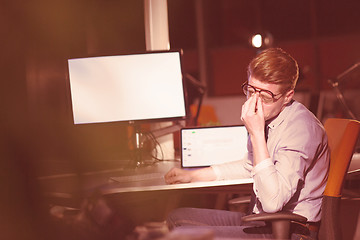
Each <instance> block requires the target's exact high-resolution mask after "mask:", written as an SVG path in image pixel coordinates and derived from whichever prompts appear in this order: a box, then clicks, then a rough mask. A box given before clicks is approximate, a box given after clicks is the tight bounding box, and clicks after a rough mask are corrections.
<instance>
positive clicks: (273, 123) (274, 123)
mask: <svg viewBox="0 0 360 240" xmlns="http://www.w3.org/2000/svg"><path fill="white" fill-rule="evenodd" d="M294 101H295V100H291V101H290V102H289V103H288V104H287V105H286V106H285V108H284V109H283V110H282V111H281V112H280V113H279V115H277V117H275V118H274V119H273V120H271V121H270V122H269V123H267V125H268V126H269V128H271V129H275V128H276V127H277V126H279V125H280V124H281V123H282V122H283V121H284V120H285V118H286V116H287V115H288V112H289V111H290V106H291V105H292V104H293V103H294Z"/></svg>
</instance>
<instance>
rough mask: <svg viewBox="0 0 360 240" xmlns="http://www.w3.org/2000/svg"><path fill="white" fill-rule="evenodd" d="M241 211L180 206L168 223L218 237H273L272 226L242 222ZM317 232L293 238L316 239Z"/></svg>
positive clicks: (171, 215) (171, 226) (169, 217)
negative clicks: (210, 231) (200, 230)
mask: <svg viewBox="0 0 360 240" xmlns="http://www.w3.org/2000/svg"><path fill="white" fill-rule="evenodd" d="M244 215H245V214H244V213H241V212H231V211H225V210H215V209H201V208H179V209H175V210H174V211H172V212H171V213H170V214H169V216H168V218H167V224H168V226H169V229H175V228H176V229H177V230H179V229H194V228H196V229H210V230H212V231H213V233H214V235H215V237H216V238H237V239H242V238H245V239H251V238H256V239H271V238H272V234H271V226H269V225H267V224H265V223H264V222H261V221H259V222H248V223H242V221H241V217H242V216H244ZM316 235H317V233H311V232H307V233H305V231H304V233H303V232H299V233H298V234H292V236H291V239H294V240H295V239H316Z"/></svg>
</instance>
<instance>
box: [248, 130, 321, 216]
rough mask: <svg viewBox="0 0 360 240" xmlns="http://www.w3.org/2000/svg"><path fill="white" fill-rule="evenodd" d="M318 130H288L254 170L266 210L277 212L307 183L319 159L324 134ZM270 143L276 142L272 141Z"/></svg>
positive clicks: (253, 174) (260, 197)
mask: <svg viewBox="0 0 360 240" xmlns="http://www.w3.org/2000/svg"><path fill="white" fill-rule="evenodd" d="M313 130H314V129H311V128H310V129H307V130H306V131H304V129H301V128H298V129H286V130H285V131H283V132H282V134H281V137H282V138H281V139H280V140H276V141H277V143H278V144H277V145H276V146H274V147H273V148H271V147H270V150H269V151H270V152H271V153H270V155H271V156H272V157H271V158H269V159H265V160H263V161H262V162H260V163H259V164H257V165H256V166H255V167H254V168H253V170H252V171H251V175H252V177H253V179H254V191H255V194H256V196H257V198H258V199H259V201H260V202H261V207H262V209H263V211H265V212H277V211H279V210H281V209H282V208H283V207H284V206H285V204H287V203H288V202H289V200H290V199H291V198H292V197H293V196H294V194H295V193H296V191H297V190H298V189H299V187H300V188H301V184H303V182H304V178H305V175H306V171H307V169H308V168H309V167H310V165H311V164H312V162H313V159H315V156H316V153H317V150H318V148H319V146H318V144H314V143H319V142H321V140H319V139H317V138H322V135H323V134H321V133H317V132H314V131H313ZM270 145H272V144H271V143H270Z"/></svg>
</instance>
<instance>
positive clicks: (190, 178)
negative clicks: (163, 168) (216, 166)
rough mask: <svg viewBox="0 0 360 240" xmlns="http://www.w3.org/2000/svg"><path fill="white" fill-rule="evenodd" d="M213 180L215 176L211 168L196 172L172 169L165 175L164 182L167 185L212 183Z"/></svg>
mask: <svg viewBox="0 0 360 240" xmlns="http://www.w3.org/2000/svg"><path fill="white" fill-rule="evenodd" d="M215 179H216V175H215V173H214V170H213V169H212V168H211V167H206V168H202V169H197V170H184V169H180V168H172V169H171V170H170V171H169V172H168V173H166V174H165V182H166V183H167V184H175V183H189V182H198V181H213V180H215Z"/></svg>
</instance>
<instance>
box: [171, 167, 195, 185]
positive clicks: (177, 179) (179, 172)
mask: <svg viewBox="0 0 360 240" xmlns="http://www.w3.org/2000/svg"><path fill="white" fill-rule="evenodd" d="M165 182H166V183H167V184H175V183H189V182H191V172H190V171H188V170H184V169H180V168H172V169H171V170H170V171H169V172H168V173H166V174H165Z"/></svg>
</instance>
